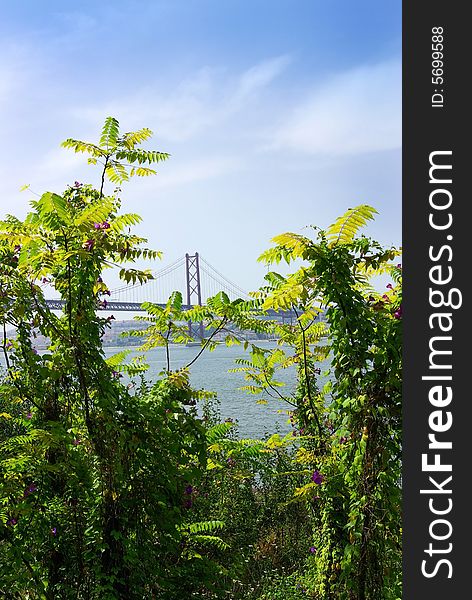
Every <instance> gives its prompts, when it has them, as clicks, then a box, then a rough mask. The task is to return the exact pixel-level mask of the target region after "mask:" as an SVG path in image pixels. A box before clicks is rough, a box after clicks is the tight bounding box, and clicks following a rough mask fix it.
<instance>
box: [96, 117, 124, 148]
mask: <svg viewBox="0 0 472 600" xmlns="http://www.w3.org/2000/svg"><path fill="white" fill-rule="evenodd" d="M119 133H120V124H119V123H118V121H117V120H116V119H115V118H114V117H107V118H106V119H105V124H104V125H103V129H102V135H101V137H100V146H101V147H102V148H107V149H108V148H113V147H115V146H116V142H117V141H118V135H119Z"/></svg>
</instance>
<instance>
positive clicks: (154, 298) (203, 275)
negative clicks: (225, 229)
mask: <svg viewBox="0 0 472 600" xmlns="http://www.w3.org/2000/svg"><path fill="white" fill-rule="evenodd" d="M195 256H197V255H192V256H190V255H189V257H190V259H193V258H194V257H195ZM198 258H199V264H198V267H197V268H198V269H199V277H200V283H199V285H200V292H201V301H202V302H203V303H204V302H205V301H206V300H207V298H209V297H211V296H214V295H215V294H217V293H218V292H220V291H222V290H223V291H225V292H226V293H227V294H228V296H230V298H231V299H232V300H234V299H235V298H244V299H247V298H249V296H248V294H247V292H246V291H245V290H243V289H242V288H241V287H240V286H239V285H237V284H235V283H233V282H232V281H230V280H229V279H228V278H227V277H225V276H224V275H223V274H222V273H220V271H218V270H217V269H215V267H213V265H211V264H210V263H209V262H208V261H207V260H205V259H204V258H203V257H202V256H199V257H198ZM191 264H192V265H193V269H195V264H194V263H193V262H192V263H191ZM189 268H190V267H189V263H188V260H187V258H186V256H181V257H180V258H178V259H177V260H175V261H174V262H173V263H171V264H170V265H168V266H166V267H164V268H163V269H161V270H160V271H157V272H155V273H154V274H153V276H154V278H153V279H151V280H149V281H147V282H146V283H144V284H141V283H135V284H132V285H125V286H121V287H119V288H115V289H113V290H111V292H110V293H111V298H110V300H112V301H113V300H115V299H116V300H117V301H121V302H135V303H142V302H144V301H149V302H156V303H164V302H166V301H167V299H168V298H169V296H170V295H171V294H172V292H174V291H180V292H182V295H183V296H184V299H185V297H186V293H185V292H186V277H187V278H188V275H189V274H188V273H187V271H188V269H189ZM193 303H195V299H194V300H193Z"/></svg>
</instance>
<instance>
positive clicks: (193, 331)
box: [185, 252, 204, 340]
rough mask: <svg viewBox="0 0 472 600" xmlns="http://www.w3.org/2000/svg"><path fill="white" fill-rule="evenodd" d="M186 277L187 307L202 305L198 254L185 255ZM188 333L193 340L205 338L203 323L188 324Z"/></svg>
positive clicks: (190, 322)
mask: <svg viewBox="0 0 472 600" xmlns="http://www.w3.org/2000/svg"><path fill="white" fill-rule="evenodd" d="M185 276H186V282H187V305H188V306H192V305H195V304H198V305H199V306H201V305H202V288H201V285H200V263H199V257H198V252H195V254H188V253H187V254H186V255H185ZM188 333H189V335H190V336H191V337H192V338H196V339H200V340H202V339H203V338H204V328H203V323H202V322H200V323H192V321H189V322H188Z"/></svg>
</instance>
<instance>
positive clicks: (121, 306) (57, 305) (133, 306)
mask: <svg viewBox="0 0 472 600" xmlns="http://www.w3.org/2000/svg"><path fill="white" fill-rule="evenodd" d="M46 304H47V306H48V307H49V308H50V309H51V310H62V308H63V307H64V304H65V302H64V300H46ZM158 306H161V307H162V308H165V307H166V306H167V305H166V304H160V303H158ZM190 308H193V306H191V305H189V304H182V309H183V310H189V309H190ZM98 310H100V311H102V310H103V311H106V312H120V311H128V312H145V310H144V308H142V304H141V303H140V302H112V301H110V302H107V304H106V307H98ZM266 314H267V316H268V317H283V318H287V319H290V318H295V317H296V315H295V313H294V311H290V310H283V311H282V310H281V311H275V310H273V309H269V310H268V311H267V313H266Z"/></svg>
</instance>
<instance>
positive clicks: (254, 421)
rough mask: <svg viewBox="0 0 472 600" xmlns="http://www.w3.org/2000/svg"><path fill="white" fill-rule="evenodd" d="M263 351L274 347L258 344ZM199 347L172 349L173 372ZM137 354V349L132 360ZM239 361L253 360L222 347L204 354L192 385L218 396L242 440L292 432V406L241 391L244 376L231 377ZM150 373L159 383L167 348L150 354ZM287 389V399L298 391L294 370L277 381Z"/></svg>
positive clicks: (241, 351) (233, 348)
mask: <svg viewBox="0 0 472 600" xmlns="http://www.w3.org/2000/svg"><path fill="white" fill-rule="evenodd" d="M256 343H257V345H258V346H260V347H267V348H269V347H273V345H274V344H273V342H264V341H258V342H256ZM200 349H201V348H200V347H199V346H171V347H170V366H171V369H172V370H175V369H178V368H180V367H183V366H185V365H187V364H188V363H189V362H190V361H191V360H192V359H193V358H194V357H195V356H196V355H197V354H198V352H199V350H200ZM122 350H123V348H106V354H107V356H110V355H111V354H114V353H115V352H119V351H122ZM135 354H137V352H136V351H135V350H134V349H133V351H132V353H131V354H130V355H129V357H128V360H129V359H130V358H131V357H132V356H133V355H135ZM236 358H246V359H248V358H249V353H248V352H245V351H244V349H243V347H242V346H230V347H226V346H225V345H224V344H219V345H218V346H217V347H216V348H215V350H214V351H213V352H208V351H204V352H203V353H202V355H201V356H200V357H199V358H198V359H197V360H196V362H195V363H194V364H193V365H192V366H191V367H190V382H191V384H192V387H194V388H195V389H205V390H208V391H211V392H216V393H217V400H218V404H219V410H220V413H221V418H222V419H223V420H224V419H233V420H234V421H235V422H236V423H237V425H238V437H241V438H262V437H264V436H265V435H266V434H268V433H270V434H272V433H276V432H280V433H281V434H285V433H288V432H289V431H290V430H291V427H290V425H289V424H288V423H287V421H288V416H287V414H286V412H285V411H286V410H288V409H289V408H290V406H289V405H288V404H287V403H285V402H283V401H282V400H279V399H271V398H270V397H269V396H268V395H267V394H263V395H262V394H261V395H253V394H248V393H247V392H246V391H244V390H241V389H239V388H240V387H241V386H244V385H247V383H248V382H247V381H245V379H244V374H243V373H230V372H229V370H230V369H234V368H235V367H238V365H237V364H236V363H235V359H236ZM146 360H147V363H148V364H149V370H148V371H147V372H146V378H147V379H148V380H151V381H153V380H155V379H157V378H158V377H159V373H160V372H161V371H163V370H164V369H165V365H166V358H165V350H164V348H154V349H153V350H150V351H149V352H147V354H146ZM277 379H278V380H279V381H283V382H284V383H285V384H286V386H285V387H284V388H280V391H281V393H282V394H283V395H286V394H288V393H290V392H292V391H293V390H294V388H295V385H296V381H295V372H294V369H285V370H283V372H281V374H280V376H278V377H277ZM260 398H263V399H266V400H268V403H267V404H257V400H258V399H260Z"/></svg>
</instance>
